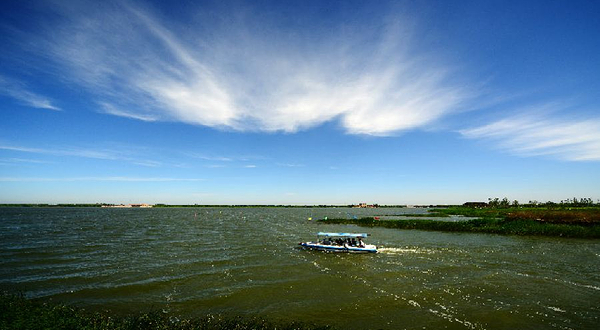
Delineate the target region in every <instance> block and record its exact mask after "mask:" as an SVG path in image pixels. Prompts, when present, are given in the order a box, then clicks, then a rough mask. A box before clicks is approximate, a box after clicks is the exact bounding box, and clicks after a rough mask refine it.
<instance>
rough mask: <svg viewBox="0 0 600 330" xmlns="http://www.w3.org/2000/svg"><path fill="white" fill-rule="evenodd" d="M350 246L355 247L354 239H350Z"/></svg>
mask: <svg viewBox="0 0 600 330" xmlns="http://www.w3.org/2000/svg"><path fill="white" fill-rule="evenodd" d="M350 246H356V238H354V237H352V241H351V242H350Z"/></svg>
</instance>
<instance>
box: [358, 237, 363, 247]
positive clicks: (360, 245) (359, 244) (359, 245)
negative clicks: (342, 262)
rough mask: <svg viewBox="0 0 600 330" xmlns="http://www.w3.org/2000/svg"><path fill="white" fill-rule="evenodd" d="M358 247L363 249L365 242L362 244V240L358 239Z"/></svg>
mask: <svg viewBox="0 0 600 330" xmlns="http://www.w3.org/2000/svg"><path fill="white" fill-rule="evenodd" d="M358 247H361V248H364V247H365V242H363V240H362V238H360V237H359V238H358Z"/></svg>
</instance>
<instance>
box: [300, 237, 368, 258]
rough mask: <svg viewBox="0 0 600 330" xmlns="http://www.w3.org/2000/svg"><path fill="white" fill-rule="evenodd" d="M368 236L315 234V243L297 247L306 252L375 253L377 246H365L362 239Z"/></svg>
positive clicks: (301, 244)
mask: <svg viewBox="0 0 600 330" xmlns="http://www.w3.org/2000/svg"><path fill="white" fill-rule="evenodd" d="M367 236H369V235H368V234H364V233H360V234H356V233H324V232H319V233H317V241H316V242H302V243H299V245H300V246H301V247H302V248H304V249H307V250H318V251H326V252H339V253H377V246H375V245H370V244H365V243H364V242H363V241H362V239H363V238H366V237H367Z"/></svg>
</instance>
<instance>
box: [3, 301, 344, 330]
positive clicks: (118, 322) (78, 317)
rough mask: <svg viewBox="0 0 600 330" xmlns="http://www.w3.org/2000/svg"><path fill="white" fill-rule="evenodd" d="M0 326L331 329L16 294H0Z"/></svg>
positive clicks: (30, 328) (14, 329)
mask: <svg viewBox="0 0 600 330" xmlns="http://www.w3.org/2000/svg"><path fill="white" fill-rule="evenodd" d="M0 311H1V312H0V329H6V330H17V329H27V330H37V329H40V330H41V329H57V330H58V329H61V330H62V329H66V330H69V329H74V330H75V329H86V330H87V329H89V330H92V329H98V330H101V329H102V330H104V329H119V330H138V329H139V330H142V329H143V330H146V329H149V330H152V329H157V330H158V329H161V330H169V329H180V330H188V329H189V330H191V329H199V330H225V329H227V330H229V329H236V330H251V329H260V330H270V329H274V330H275V329H282V330H286V329H289V330H305V329H306V330H310V329H313V330H317V329H333V328H332V327H329V326H315V325H310V324H305V323H300V322H289V323H281V322H279V323H276V322H272V321H269V320H266V319H264V318H261V317H225V316H221V315H207V316H204V317H199V318H193V319H179V318H177V317H174V316H172V315H169V314H166V313H163V312H161V311H152V312H148V313H141V314H139V315H134V316H114V315H107V314H106V313H90V312H86V311H85V310H83V309H80V308H74V307H69V306H66V305H63V304H52V303H47V302H38V301H34V300H28V299H25V298H23V296H19V295H10V294H1V295H0Z"/></svg>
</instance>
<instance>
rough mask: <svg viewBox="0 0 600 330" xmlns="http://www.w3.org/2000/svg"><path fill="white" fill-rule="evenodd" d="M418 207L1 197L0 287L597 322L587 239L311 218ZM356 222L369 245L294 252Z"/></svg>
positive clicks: (335, 315)
mask: <svg viewBox="0 0 600 330" xmlns="http://www.w3.org/2000/svg"><path fill="white" fill-rule="evenodd" d="M419 212H420V213H424V212H426V211H425V210H423V209H387V208H382V209H347V208H327V209H318V208H314V209H303V208H288V209H285V208H169V209H100V208H47V209H39V208H1V209H0V289H1V290H7V291H10V292H19V291H21V292H24V293H25V294H26V295H27V296H28V297H36V298H37V297H45V298H51V299H53V300H55V301H62V302H67V303H70V304H71V303H72V304H75V305H77V306H82V307H85V308H87V309H110V310H112V311H114V312H117V313H128V312H133V311H148V310H150V309H157V308H160V309H163V310H165V311H167V312H169V313H172V314H175V315H182V316H195V315H205V314H207V313H221V314H226V315H228V314H234V315H246V314H252V315H256V314H259V315H261V316H265V317H268V318H271V319H273V320H283V321H285V320H303V321H310V322H314V323H317V324H331V325H334V326H337V327H339V328H341V329H346V328H353V329H354V328H356V329H405V328H406V329H443V328H448V329H597V328H598V326H599V325H600V320H599V318H600V241H598V240H582V239H561V238H539V237H513V236H497V235H487V234H457V233H442V232H426V231H416V230H397V229H385V228H361V227H356V226H352V225H325V224H320V223H317V222H315V221H307V218H308V217H310V216H312V217H313V218H315V219H316V218H322V217H324V216H328V217H330V218H334V217H335V218H339V217H347V216H349V215H356V216H358V217H361V216H366V215H399V214H403V213H419ZM318 231H334V232H338V231H342V232H368V233H370V234H371V235H372V237H370V238H369V239H368V240H367V242H368V243H372V244H377V245H378V246H380V247H381V248H380V251H381V253H378V254H374V255H373V254H370V255H346V254H327V253H322V252H314V251H303V250H299V249H297V248H296V246H297V244H298V242H300V241H306V240H313V239H314V238H315V233H316V232H318Z"/></svg>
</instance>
